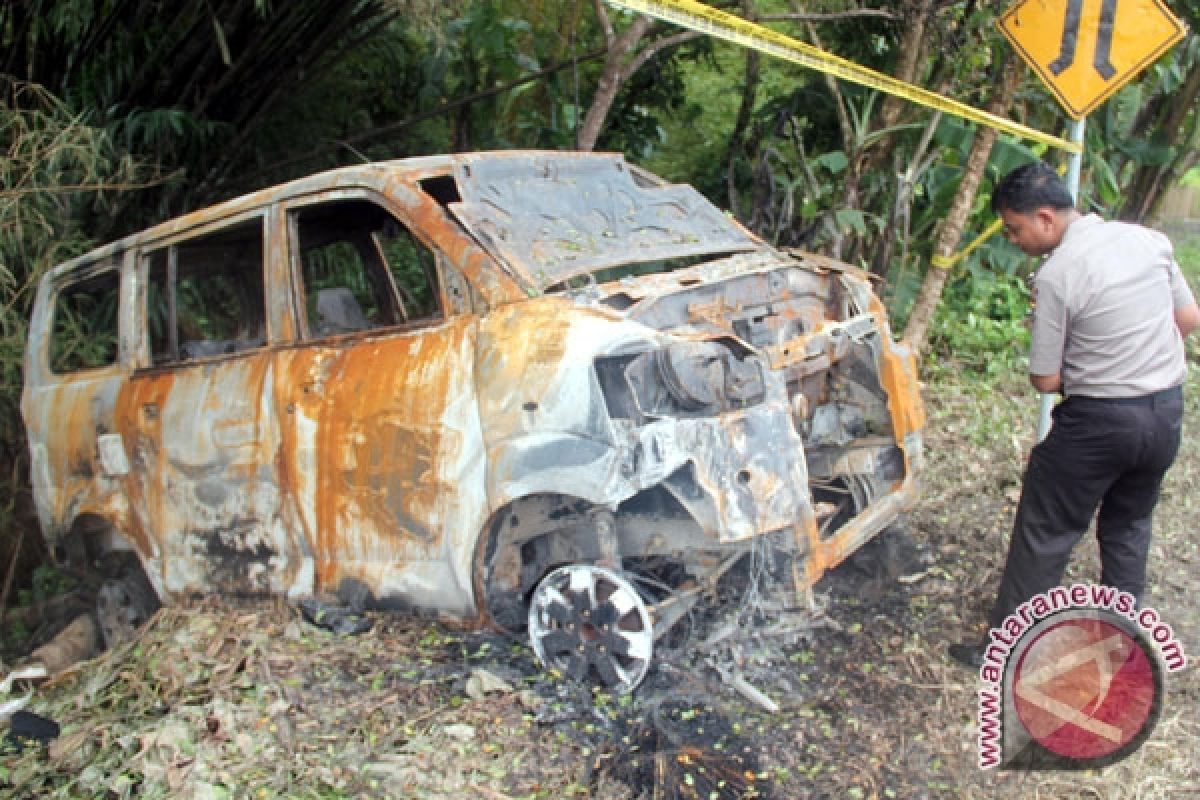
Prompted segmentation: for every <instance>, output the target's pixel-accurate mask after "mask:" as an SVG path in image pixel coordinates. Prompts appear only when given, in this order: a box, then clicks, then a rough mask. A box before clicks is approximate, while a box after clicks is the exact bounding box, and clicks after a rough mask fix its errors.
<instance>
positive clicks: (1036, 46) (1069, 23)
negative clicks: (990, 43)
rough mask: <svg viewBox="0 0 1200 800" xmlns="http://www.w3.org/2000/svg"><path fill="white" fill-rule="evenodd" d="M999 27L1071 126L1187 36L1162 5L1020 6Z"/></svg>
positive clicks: (1039, 2) (1093, 1)
mask: <svg viewBox="0 0 1200 800" xmlns="http://www.w3.org/2000/svg"><path fill="white" fill-rule="evenodd" d="M999 24H1000V30H1001V31H1003V32H1004V35H1005V36H1006V37H1008V40H1009V41H1010V42H1012V45H1013V47H1015V48H1016V49H1017V52H1019V53H1020V54H1021V56H1022V57H1023V58H1024V59H1025V60H1026V61H1027V62H1029V65H1030V66H1031V67H1033V69H1034V71H1035V72H1037V74H1038V76H1039V77H1040V78H1041V79H1042V82H1043V83H1045V84H1046V87H1047V88H1048V89H1050V91H1051V92H1053V93H1054V96H1055V97H1057V98H1058V101H1059V102H1060V103H1062V106H1063V108H1065V109H1066V110H1067V113H1069V114H1070V115H1071V116H1073V117H1075V119H1080V118H1082V117H1084V116H1085V115H1086V114H1087V113H1088V112H1089V111H1091V110H1092V109H1094V108H1095V107H1096V106H1098V105H1100V104H1101V103H1103V102H1104V101H1105V100H1107V99H1108V98H1109V96H1110V95H1112V93H1113V92H1115V91H1116V90H1117V89H1120V88H1121V87H1122V86H1124V85H1125V84H1126V83H1127V82H1129V81H1130V80H1132V79H1133V78H1134V77H1136V76H1137V74H1138V73H1139V72H1141V71H1142V70H1143V69H1145V68H1146V67H1147V66H1149V65H1150V64H1151V63H1153V62H1154V60H1155V59H1157V58H1158V57H1159V56H1161V55H1162V54H1163V53H1165V52H1166V51H1167V50H1168V49H1169V48H1170V47H1171V46H1172V45H1173V44H1175V43H1176V42H1178V41H1179V40H1180V39H1182V38H1183V37H1184V35H1185V34H1186V33H1187V26H1185V25H1184V24H1183V23H1182V22H1180V21H1179V20H1178V19H1176V18H1175V16H1174V15H1173V14H1172V13H1171V11H1170V10H1169V9H1168V8H1167V7H1166V5H1164V4H1163V3H1162V2H1161V0H1021V2H1019V3H1017V4H1016V5H1015V6H1013V7H1012V9H1011V10H1010V11H1009V12H1008V13H1007V14H1005V15H1004V16H1003V17H1001V18H1000V23H999Z"/></svg>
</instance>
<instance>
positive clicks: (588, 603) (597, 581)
mask: <svg viewBox="0 0 1200 800" xmlns="http://www.w3.org/2000/svg"><path fill="white" fill-rule="evenodd" d="M529 640H530V643H531V644H532V645H533V651H534V652H535V653H536V654H537V657H538V660H540V661H541V662H542V664H544V665H545V666H547V667H553V668H555V669H558V670H561V671H562V672H563V673H564V674H565V675H566V676H567V677H569V678H571V679H573V680H577V681H582V680H585V679H588V678H589V677H594V678H598V679H599V680H600V682H601V683H603V684H604V685H606V686H608V687H609V688H612V689H615V690H617V691H620V692H630V691H633V689H634V688H636V687H637V685H638V684H639V683H640V682H641V680H642V678H644V677H645V675H646V670H647V669H648V668H649V666H650V657H651V653H652V652H653V649H654V626H653V625H652V624H651V620H650V613H649V612H648V611H647V610H646V604H645V602H643V600H642V597H641V595H640V594H638V591H637V589H635V588H634V587H633V585H632V584H630V583H629V581H627V580H625V578H623V577H621V576H620V575H618V574H617V573H616V572H613V571H612V570H610V569H606V568H604V567H596V566H591V565H588V564H573V565H569V566H565V567H559V568H558V569H556V570H554V571H553V572H551V573H550V574H549V575H547V576H546V577H545V578H543V579H542V581H541V583H539V584H538V587H537V589H535V590H534V592H533V597H532V598H531V600H530V603H529Z"/></svg>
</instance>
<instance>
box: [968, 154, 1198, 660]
mask: <svg viewBox="0 0 1200 800" xmlns="http://www.w3.org/2000/svg"><path fill="white" fill-rule="evenodd" d="M992 210H993V211H995V212H997V213H998V214H999V215H1000V217H1001V218H1002V219H1003V220H1004V229H1005V233H1006V235H1007V236H1008V238H1009V241H1011V242H1012V243H1013V244H1015V245H1017V246H1018V247H1020V248H1021V249H1022V250H1023V251H1024V252H1025V253H1027V254H1029V255H1031V256H1048V258H1047V259H1046V260H1045V262H1044V263H1043V264H1042V266H1041V268H1040V269H1039V270H1038V271H1037V274H1036V275H1035V277H1034V281H1033V283H1034V310H1033V331H1032V341H1031V344H1030V353H1029V373H1030V374H1029V380H1030V381H1031V382H1032V383H1033V386H1034V388H1036V389H1037V390H1038V391H1040V392H1058V393H1060V394H1062V395H1063V396H1064V398H1065V399H1064V400H1063V401H1062V402H1061V403H1059V404H1058V406H1056V407H1055V409H1054V415H1053V416H1054V425H1053V427H1052V428H1051V429H1050V433H1049V435H1048V436H1047V437H1046V439H1045V440H1044V441H1042V442H1040V443H1039V444H1037V445H1036V446H1035V447H1034V448H1033V451H1032V453H1031V454H1030V456H1029V463H1028V466H1027V467H1026V470H1025V478H1024V481H1023V483H1022V488H1021V500H1020V503H1019V504H1018V506H1017V515H1016V520H1015V522H1014V524H1013V532H1012V539H1011V541H1010V543H1009V550H1008V559H1007V561H1006V563H1005V565H1004V575H1003V577H1002V578H1001V580H1000V590H999V593H998V595H997V597H996V601H995V605H994V606H993V607H992V612H991V614H990V616H989V618H988V623H989V627H992V628H997V627H1000V626H1001V624H1002V623H1003V621H1004V619H1005V617H1007V616H1008V615H1009V614H1011V613H1012V612H1013V611H1014V610H1015V609H1016V608H1017V606H1019V605H1020V604H1021V603H1023V602H1025V601H1026V600H1029V599H1030V598H1031V597H1033V596H1034V595H1035V594H1039V593H1041V592H1044V591H1046V590H1048V589H1050V588H1051V587H1053V586H1056V585H1058V582H1059V581H1060V580H1061V579H1062V574H1063V571H1064V570H1065V569H1066V566H1067V561H1068V559H1069V558H1070V555H1071V550H1072V548H1073V547H1074V546H1075V543H1076V542H1078V541H1079V539H1080V537H1081V536H1083V534H1084V533H1085V532H1086V531H1087V529H1088V527H1089V525H1090V524H1091V521H1092V517H1093V515H1094V514H1095V513H1096V509H1097V507H1099V509H1100V513H1099V516H1098V517H1097V520H1096V538H1097V539H1098V540H1099V543H1100V562H1101V573H1100V583H1102V584H1104V585H1107V586H1114V587H1116V588H1117V589H1120V590H1123V591H1126V592H1129V593H1130V594H1131V595H1133V596H1134V597H1136V598H1138V600H1139V602H1140V601H1141V599H1142V597H1143V595H1144V592H1145V589H1146V555H1147V552H1148V551H1149V548H1150V527H1151V523H1150V520H1151V515H1152V513H1153V511H1154V505H1155V503H1157V502H1158V494H1159V488H1160V486H1161V485H1162V479H1163V475H1164V474H1165V473H1166V471H1167V468H1168V467H1170V466H1171V463H1172V462H1173V461H1174V460H1175V454H1176V452H1177V451H1178V450H1179V439H1180V430H1181V427H1182V421H1183V391H1182V384H1183V380H1184V377H1185V376H1186V372H1187V363H1186V360H1185V356H1184V346H1183V338H1184V337H1185V336H1187V334H1188V333H1190V332H1191V331H1192V330H1194V329H1195V328H1196V327H1197V326H1200V308H1198V307H1197V305H1196V300H1195V298H1194V297H1193V296H1192V293H1191V291H1190V290H1189V288H1188V286H1187V283H1186V281H1185V280H1184V277H1183V275H1182V273H1181V272H1180V270H1179V265H1178V264H1177V263H1176V262H1175V257H1174V252H1173V250H1172V248H1171V243H1170V241H1168V240H1167V238H1166V237H1165V236H1163V235H1162V234H1161V233H1158V232H1156V231H1152V230H1149V229H1147V228H1143V227H1141V226H1139V225H1132V224H1128V223H1124V222H1105V221H1104V220H1102V219H1101V218H1100V217H1098V216H1096V215H1095V214H1086V215H1085V214H1081V213H1080V212H1079V211H1077V210H1076V209H1075V204H1074V201H1073V200H1072V198H1071V194H1070V192H1069V191H1067V187H1066V186H1065V185H1064V184H1063V182H1062V180H1061V179H1060V178H1059V177H1058V175H1057V173H1055V172H1054V170H1053V169H1051V168H1050V167H1049V166H1047V165H1046V164H1043V163H1041V162H1036V163H1033V164H1026V165H1024V166H1021V167H1018V168H1017V169H1015V170H1013V171H1012V172H1011V173H1009V174H1008V175H1007V176H1006V177H1005V178H1004V179H1003V180H1002V181H1001V182H1000V183H999V184H998V185H997V186H996V189H995V192H994V193H993V195H992ZM986 642H987V639H986V637H985V639H984V640H983V641H982V642H979V643H974V642H970V643H963V644H955V645H951V646H950V648H949V653H950V655H951V656H952V657H953V658H954V659H955V660H956V661H959V662H960V663H963V664H966V665H968V666H974V667H978V666H979V665H980V664H981V663H982V661H983V652H984V647H983V646H984V645H985V644H986Z"/></svg>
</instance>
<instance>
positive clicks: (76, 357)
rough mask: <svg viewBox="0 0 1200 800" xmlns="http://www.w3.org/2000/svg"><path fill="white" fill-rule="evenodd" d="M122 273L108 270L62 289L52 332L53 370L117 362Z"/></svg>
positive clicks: (96, 367)
mask: <svg viewBox="0 0 1200 800" xmlns="http://www.w3.org/2000/svg"><path fill="white" fill-rule="evenodd" d="M120 287H121V281H120V274H119V273H118V272H117V270H115V269H112V270H106V271H104V272H101V273H99V274H97V275H93V276H91V277H88V278H85V279H83V280H80V281H77V282H75V283H71V284H69V285H67V286H64V287H62V288H61V289H59V290H58V292H57V294H56V296H55V298H54V321H53V323H52V327H51V333H50V369H51V370H52V371H53V372H55V373H58V374H66V373H71V372H79V371H82V370H89V369H101V368H103V367H108V366H112V365H113V364H115V363H116V362H117V333H118V318H119V311H120V297H121V291H120Z"/></svg>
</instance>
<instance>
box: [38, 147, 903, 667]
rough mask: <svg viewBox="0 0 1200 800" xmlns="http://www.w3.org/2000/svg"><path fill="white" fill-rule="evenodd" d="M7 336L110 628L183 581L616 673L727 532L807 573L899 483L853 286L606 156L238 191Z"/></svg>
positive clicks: (433, 163) (342, 174)
mask: <svg viewBox="0 0 1200 800" xmlns="http://www.w3.org/2000/svg"><path fill="white" fill-rule="evenodd" d="M30 330H31V335H30V340H29V345H28V350H27V355H26V385H25V392H24V396H23V413H24V418H25V421H26V425H27V428H28V433H29V441H30V449H31V456H32V461H31V463H32V475H33V485H34V493H35V498H36V504H37V509H38V514H39V517H40V521H41V525H42V527H43V530H44V532H45V534H46V536H47V538H48V540H49V541H50V542H51V543H52V544H53V546H54V549H55V552H56V553H57V554H58V555H59V556H60V557H62V558H64V559H67V560H71V561H77V562H78V563H86V564H89V565H92V566H96V565H101V566H103V567H104V568H105V569H106V570H107V571H108V580H107V581H106V582H105V583H104V585H103V587H102V588H101V589H100V591H99V599H98V605H99V609H100V617H101V619H100V622H101V627H102V629H103V630H104V632H105V634H106V636H108V637H109V638H119V637H120V636H121V635H123V634H122V632H123V631H128V630H129V629H130V628H132V627H133V626H135V625H137V624H138V623H139V622H140V621H141V620H143V619H144V618H145V616H146V614H147V613H149V611H150V610H152V607H153V605H154V603H155V602H156V601H157V600H162V601H164V602H169V601H170V599H171V598H175V597H179V596H181V595H187V594H191V593H212V592H225V593H277V594H285V595H288V596H291V597H300V596H308V595H312V594H314V593H320V592H330V591H335V590H337V589H339V588H342V589H346V588H350V589H357V590H358V591H359V592H360V593H365V594H366V595H368V596H369V598H370V599H371V600H372V601H374V602H375V603H376V604H379V605H382V606H404V607H411V608H417V609H425V610H433V611H437V612H441V613H443V614H446V615H449V616H451V617H454V618H457V619H459V620H462V621H465V622H468V623H472V624H480V625H482V624H487V623H489V622H490V623H492V624H495V625H498V626H501V627H504V628H508V629H517V628H520V627H521V626H523V625H526V624H527V625H528V626H529V631H530V635H531V637H532V640H533V645H534V647H535V649H536V650H537V652H538V654H539V656H541V657H542V658H543V660H545V661H547V662H549V663H554V664H558V665H560V666H562V667H563V668H564V669H566V670H567V671H568V672H570V673H571V674H574V675H581V674H584V673H587V672H589V671H592V670H594V671H595V672H596V673H598V674H599V676H600V677H601V678H602V679H604V680H605V681H607V682H608V683H611V684H616V685H620V686H623V687H630V686H633V685H635V684H636V683H637V681H638V679H640V677H641V675H642V674H643V672H644V670H645V667H646V663H647V662H648V660H649V658H650V652H651V646H652V644H651V643H652V642H653V640H654V638H655V636H657V635H659V634H661V633H662V631H663V630H664V629H666V628H667V627H669V626H670V624H671V623H672V621H674V620H676V619H678V617H679V615H680V613H682V610H683V609H686V608H687V607H688V605H689V604H690V603H691V602H694V599H695V597H696V596H698V595H699V594H700V593H702V592H704V591H706V589H707V588H711V586H712V585H713V584H714V582H715V581H716V579H717V578H718V577H719V576H720V575H721V574H722V572H724V571H725V570H726V569H728V568H729V566H730V565H731V564H732V563H735V562H736V561H737V559H738V558H739V557H740V556H741V555H742V554H744V553H746V552H747V551H748V550H749V549H750V548H751V547H753V546H756V545H757V544H760V543H762V544H766V545H768V546H769V547H770V548H771V550H772V551H775V552H779V553H782V554H783V555H784V558H785V560H786V562H787V565H788V566H787V569H788V570H789V575H790V578H791V580H792V582H793V583H794V588H795V589H797V590H804V589H805V588H807V587H809V586H811V585H812V584H813V583H814V582H815V581H816V580H817V579H818V578H819V577H820V576H821V575H822V574H823V573H824V572H825V571H826V570H827V569H828V568H829V567H831V566H832V565H835V564H836V563H838V562H839V561H841V560H842V559H843V558H845V557H846V556H847V555H848V554H850V553H851V552H853V551H854V550H856V549H857V548H858V547H860V546H861V545H862V544H863V543H864V542H866V541H867V540H868V539H870V538H871V537H872V536H874V535H875V534H876V533H878V532H879V531H880V530H881V529H883V528H884V527H885V526H887V525H888V524H889V523H891V522H892V521H893V520H894V519H895V517H896V516H897V514H898V513H899V512H900V511H901V510H902V509H903V508H904V507H906V506H907V505H909V504H910V503H911V502H912V501H913V499H914V495H915V492H916V476H917V474H918V472H919V469H920V462H921V439H920V436H921V429H922V426H923V423H924V419H923V412H922V408H921V404H920V399H919V393H918V388H917V382H916V378H915V372H914V367H913V360H912V358H911V356H910V355H909V353H908V352H907V351H906V350H905V349H904V348H902V347H901V346H899V345H897V344H895V343H894V342H893V341H892V339H891V335H890V333H889V330H888V327H887V320H886V317H885V313H884V309H883V307H882V305H881V304H880V302H879V300H878V299H877V298H876V297H875V295H874V294H873V292H872V291H871V287H870V285H869V283H868V282H867V280H866V279H865V276H864V275H863V274H861V273H859V272H857V271H855V270H853V269H850V268H848V267H846V266H845V265H842V264H839V263H836V262H833V261H830V260H827V259H824V258H821V257H818V256H813V255H799V254H785V253H781V252H779V251H777V250H775V249H773V248H771V247H769V246H767V245H765V244H764V243H762V242H761V241H760V240H758V239H757V238H756V237H754V236H752V235H751V234H749V233H747V232H746V231H745V230H744V229H742V228H741V227H740V226H739V225H737V224H736V223H735V222H733V221H732V220H731V219H729V218H728V217H727V216H726V215H724V214H722V213H721V212H720V211H718V210H717V209H716V208H715V207H714V206H712V205H711V204H710V203H709V202H708V201H707V200H705V199H704V198H703V197H702V196H701V195H699V194H698V193H697V192H695V191H694V190H693V189H691V188H690V187H687V186H680V185H672V184H667V183H664V182H663V181H661V180H660V179H658V178H656V177H654V176H653V175H650V174H649V173H646V172H644V171H642V170H640V169H638V168H636V167H634V166H632V165H629V164H627V163H626V162H625V161H624V160H623V159H621V158H620V157H619V156H615V155H604V154H596V155H584V154H574V153H570V154H568V153H542V152H532V153H531V152H506V153H492V154H470V155H457V156H446V157H428V158H416V159H408V160H403V161H395V162H386V163H378V164H370V165H364V166H358V167H350V168H344V169H340V170H335V171H332V172H328V173H323V174H319V175H315V176H312V177H310V178H306V179H303V180H299V181H295V182H293V183H289V184H286V185H283V186H280V187H276V188H273V189H267V190H263V191H260V192H257V193H254V194H251V195H247V196H244V197H241V198H238V199H236V200H232V201H229V202H227V203H224V204H221V205H218V206H215V207H213V208H209V209H206V210H203V211H197V212H194V213H192V214H189V215H187V216H184V217H181V218H179V219H176V220H173V221H170V222H167V223H164V224H162V225H159V226H157V227H154V228H151V229H148V230H146V231H144V232H141V233H139V234H136V235H133V236H130V237H127V238H125V239H122V240H120V241H118V242H115V243H113V244H110V245H108V246H106V247H103V248H100V249H98V250H96V251H94V252H92V253H89V254H87V255H85V256H83V257H80V258H78V259H75V260H74V261H71V262H69V263H66V264H64V265H62V266H60V267H58V268H56V269H55V270H54V271H52V272H51V273H50V274H49V275H47V276H46V278H45V279H44V280H43V282H42V284H41V286H40V288H39V292H38V298H37V302H36V307H35V311H34V314H33V318H32V322H31V329H30ZM640 570H648V571H653V572H654V574H656V575H657V576H659V578H660V580H657V581H655V586H657V587H660V588H659V590H658V591H656V592H647V591H646V590H645V588H644V587H643V586H641V585H640V584H639V580H638V579H637V577H636V576H637V575H638V574H639V571H640ZM668 575H669V576H671V577H670V578H665V577H663V576H668Z"/></svg>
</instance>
